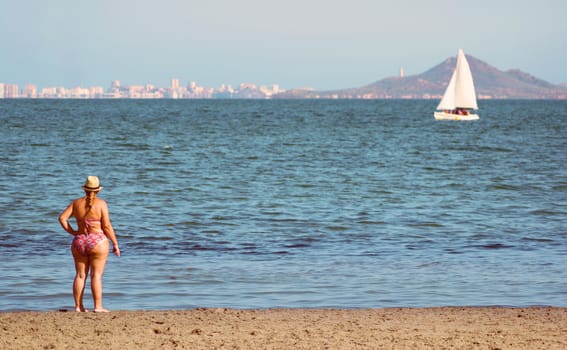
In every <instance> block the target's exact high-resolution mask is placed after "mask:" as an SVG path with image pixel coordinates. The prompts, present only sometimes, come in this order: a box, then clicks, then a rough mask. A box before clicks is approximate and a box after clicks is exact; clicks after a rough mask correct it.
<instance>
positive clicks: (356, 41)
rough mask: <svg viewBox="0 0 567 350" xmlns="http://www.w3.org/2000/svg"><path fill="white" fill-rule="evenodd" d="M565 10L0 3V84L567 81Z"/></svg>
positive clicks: (221, 0)
mask: <svg viewBox="0 0 567 350" xmlns="http://www.w3.org/2000/svg"><path fill="white" fill-rule="evenodd" d="M565 13H567V2H565V1H563V0H542V1H540V2H537V3H534V2H532V1H528V0H514V1H512V0H500V1H492V0H491V1H488V0H478V1H475V2H470V1H459V0H457V1H451V0H430V1H418V0H403V1H397V2H390V1H385V0H352V1H350V2H344V1H335V0H327V1H323V0H301V1H300V0H288V1H285V2H266V1H261V0H239V1H231V0H215V1H208V2H206V1H196V0H166V1H161V2H155V1H150V0H137V1H133V0H121V1H110V0H99V1H96V2H91V3H86V2H76V1H71V0H53V1H48V2H45V1H39V0H30V1H26V2H16V1H7V0H0V32H1V33H3V34H2V35H0V47H2V55H0V81H1V82H4V83H11V84H18V85H19V86H25V85H26V84H35V85H37V86H38V87H49V86H66V87H73V86H104V87H106V86H107V85H108V83H109V82H110V81H111V80H113V79H118V80H121V81H124V82H128V83H130V84H132V85H134V84H139V85H143V84H146V83H148V84H152V85H155V86H167V85H168V83H169V79H170V78H171V77H177V78H178V79H179V80H180V81H184V82H189V81H196V82H198V83H199V84H200V85H202V86H211V87H219V86H221V84H223V83H224V84H226V85H232V86H237V85H239V84H240V83H241V82H253V83H254V84H257V85H258V86H261V85H264V86H268V85H270V84H273V83H277V84H279V85H280V86H282V87H286V88H300V87H310V88H313V89H316V90H333V89H342V88H348V87H357V86H362V85H365V84H369V83H372V82H373V81H376V80H379V79H382V78H384V77H388V76H394V75H396V73H397V72H398V71H399V69H400V67H403V68H404V72H405V75H406V76H410V75H414V74H419V73H421V72H423V71H424V70H426V69H427V68H429V67H431V66H433V65H435V64H437V63H438V62H440V61H441V60H443V59H445V58H447V57H449V56H453V55H455V54H456V52H457V50H458V49H459V48H463V50H464V51H465V52H466V53H467V54H471V55H473V56H475V57H478V58H479V59H481V60H483V61H486V62H490V63H491V64H493V65H494V66H495V67H497V68H499V69H502V70H508V69H520V70H522V71H525V72H529V73H530V74H533V75H534V76H537V77H539V78H542V79H544V80H546V81H549V82H551V83H553V84H559V83H566V82H567V66H566V65H565V64H564V62H567V36H566V35H565V33H567V23H566V21H564V18H563V17H564V14H565Z"/></svg>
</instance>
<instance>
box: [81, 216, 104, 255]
mask: <svg viewBox="0 0 567 350" xmlns="http://www.w3.org/2000/svg"><path fill="white" fill-rule="evenodd" d="M93 222H100V220H85V226H86V228H87V233H85V234H80V235H76V236H75V238H73V247H75V249H77V251H78V252H79V253H80V254H81V255H89V253H90V252H91V251H92V250H93V249H94V248H95V247H96V246H97V244H99V243H100V242H101V241H104V240H105V239H107V238H106V235H105V234H104V233H102V232H91V229H92V223H93Z"/></svg>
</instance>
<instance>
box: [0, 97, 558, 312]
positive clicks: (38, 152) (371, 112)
mask: <svg viewBox="0 0 567 350" xmlns="http://www.w3.org/2000/svg"><path fill="white" fill-rule="evenodd" d="M437 102H438V101H433V100H432V101H415V100H407V101H406V100H393V101H386V100H383V101H362V100H338V101H331V100H8V99H6V100H0V125H1V126H2V127H1V128H0V144H1V151H0V160H1V163H0V193H1V194H0V311H8V310H59V309H72V308H73V305H74V304H73V298H72V289H71V286H72V280H73V276H74V266H73V259H72V257H71V254H70V249H69V247H70V242H71V240H72V237H71V236H70V235H68V234H67V233H66V232H64V231H63V230H62V229H61V228H60V226H59V223H58V221H57V217H58V215H59V213H60V212H61V211H62V210H63V209H64V208H65V207H66V206H67V205H68V204H69V203H70V201H71V200H73V199H75V198H77V197H80V196H82V195H83V194H84V193H83V192H82V189H81V186H82V184H83V183H84V181H85V178H86V176H87V175H98V176H99V177H100V179H101V183H102V185H103V186H104V189H103V190H102V192H101V193H100V197H101V198H103V199H105V200H106V201H107V202H108V204H109V208H110V212H111V220H112V223H113V225H114V228H115V230H116V233H117V235H118V238H119V242H120V246H121V249H122V256H121V257H116V256H114V255H111V256H110V257H109V260H108V264H107V266H106V271H105V275H104V304H105V306H106V307H107V308H109V309H113V310H133V309H137V310H138V309H139V310H156V309H190V308H197V307H233V308H273V307H287V308H380V307H398V306H408V307H427V306H445V305H459V306H480V305H505V306H531V305H551V306H563V307H565V306H567V101H505V100H501V101H480V107H481V109H480V111H479V114H480V118H481V119H480V120H479V121H476V122H441V121H435V120H434V118H433V110H434V109H435V107H436V104H437ZM89 288H90V287H87V292H86V295H85V304H86V306H87V308H92V299H91V294H90V289H89Z"/></svg>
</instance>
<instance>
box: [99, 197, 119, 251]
mask: <svg viewBox="0 0 567 350" xmlns="http://www.w3.org/2000/svg"><path fill="white" fill-rule="evenodd" d="M101 202H102V203H101V225H102V231H103V232H104V234H105V235H106V237H108V238H109V239H110V240H111V241H112V246H113V247H112V251H113V252H114V254H115V255H116V256H120V248H119V247H118V240H117V239H116V234H115V233H114V228H113V227H112V224H111V223H110V213H109V211H108V205H107V204H106V202H105V201H103V200H101Z"/></svg>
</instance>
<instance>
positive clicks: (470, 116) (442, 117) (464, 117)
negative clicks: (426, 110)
mask: <svg viewBox="0 0 567 350" xmlns="http://www.w3.org/2000/svg"><path fill="white" fill-rule="evenodd" d="M433 116H434V117H435V120H478V119H479V117H478V114H467V115H460V114H452V113H445V112H434V113H433Z"/></svg>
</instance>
